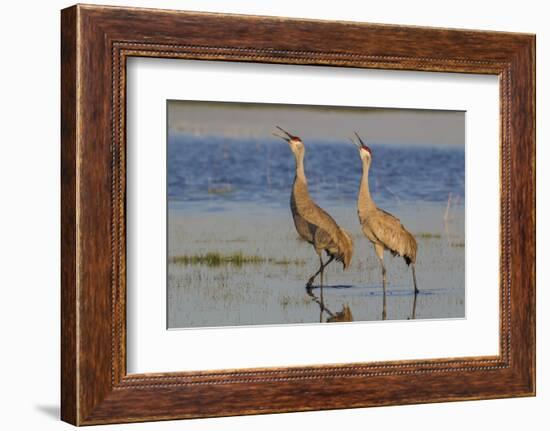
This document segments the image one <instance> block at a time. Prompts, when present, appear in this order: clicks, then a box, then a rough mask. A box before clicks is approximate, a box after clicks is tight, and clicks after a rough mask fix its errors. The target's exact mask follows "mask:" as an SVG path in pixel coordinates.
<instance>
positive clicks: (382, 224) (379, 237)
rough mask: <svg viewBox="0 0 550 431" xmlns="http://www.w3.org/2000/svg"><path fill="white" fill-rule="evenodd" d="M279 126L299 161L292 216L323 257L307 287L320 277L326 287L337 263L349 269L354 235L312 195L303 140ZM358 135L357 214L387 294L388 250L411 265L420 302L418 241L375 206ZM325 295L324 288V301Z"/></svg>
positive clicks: (366, 158) (368, 160) (367, 150)
mask: <svg viewBox="0 0 550 431" xmlns="http://www.w3.org/2000/svg"><path fill="white" fill-rule="evenodd" d="M276 127H277V128H278V129H279V130H280V131H281V132H283V133H284V135H280V134H276V133H274V135H275V136H277V137H279V138H282V139H284V140H285V141H286V142H288V145H289V147H290V150H291V151H292V153H293V154H294V157H295V159H296V176H295V177H294V184H293V186H292V194H291V197H290V208H291V210H292V217H293V218H294V225H295V226H296V230H297V231H298V234H299V235H300V236H301V237H302V238H303V239H304V240H306V241H307V242H308V243H310V244H311V245H312V246H313V248H314V249H315V252H316V253H317V255H318V256H319V270H318V271H317V272H316V273H315V274H313V275H312V276H311V277H310V279H309V281H308V282H307V285H306V287H307V289H308V291H310V290H311V287H312V285H313V282H314V280H315V278H316V277H317V276H318V275H320V278H321V286H322V285H323V272H324V270H325V268H326V267H327V265H328V264H330V263H331V262H332V261H333V260H336V261H339V262H342V265H343V267H344V270H345V269H346V268H347V267H349V265H350V262H351V257H352V255H353V240H352V238H351V236H350V234H349V233H348V232H346V231H345V230H344V229H342V228H341V227H340V226H338V224H337V223H336V222H335V221H334V219H333V218H332V217H331V216H330V215H329V214H328V213H327V212H326V211H324V210H323V209H322V208H320V207H319V206H318V205H317V204H316V203H315V202H314V201H313V200H312V199H311V197H310V196H309V193H308V188H307V179H306V174H305V172H304V153H305V147H304V143H303V142H302V140H301V139H300V138H299V137H298V136H294V135H291V134H290V133H289V132H287V131H285V130H284V129H282V128H281V127H279V126H276ZM355 136H356V137H357V141H356V140H352V142H353V143H354V144H355V145H356V146H357V148H358V150H359V157H360V158H361V163H362V165H363V175H362V177H361V184H360V187H359V196H358V199H357V213H358V215H359V222H360V224H361V227H362V230H363V233H364V235H365V236H366V237H367V239H368V240H369V241H370V242H371V243H372V244H373V246H374V250H375V252H376V255H377V256H378V259H379V261H380V265H381V267H382V284H383V289H384V294H385V292H386V266H385V265H384V251H385V250H389V251H390V252H391V253H392V255H394V256H396V255H398V256H401V257H403V259H404V260H405V262H406V263H407V265H409V266H410V267H411V270H412V278H413V285H414V294H415V300H416V294H417V293H418V288H417V285H416V274H415V266H414V265H415V262H416V250H417V245H416V240H415V238H414V236H413V235H412V234H411V233H410V232H409V231H408V230H407V229H405V227H404V226H403V225H402V224H401V222H400V221H399V219H397V218H396V217H394V216H393V215H391V214H390V213H388V212H386V211H384V210H382V209H380V208H378V207H377V206H376V204H375V203H374V201H373V199H372V197H371V194H370V190H369V168H370V165H371V161H372V152H371V150H370V148H369V147H368V146H367V145H365V143H364V142H363V140H362V139H361V138H360V136H359V135H358V134H357V132H356V133H355ZM323 251H324V252H326V254H327V256H328V260H327V261H326V262H323V256H322V253H323ZM322 292H323V291H322V289H321V301H322V294H323V293H322ZM384 298H385V295H384Z"/></svg>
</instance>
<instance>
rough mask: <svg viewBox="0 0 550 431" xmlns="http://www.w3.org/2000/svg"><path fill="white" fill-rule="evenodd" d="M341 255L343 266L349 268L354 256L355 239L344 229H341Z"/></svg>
mask: <svg viewBox="0 0 550 431" xmlns="http://www.w3.org/2000/svg"><path fill="white" fill-rule="evenodd" d="M340 256H341V257H340V259H339V260H340V261H341V262H342V266H343V267H344V269H347V268H348V267H349V266H350V264H351V258H352V257H353V239H352V238H351V235H350V234H349V233H347V232H346V231H345V230H344V229H340Z"/></svg>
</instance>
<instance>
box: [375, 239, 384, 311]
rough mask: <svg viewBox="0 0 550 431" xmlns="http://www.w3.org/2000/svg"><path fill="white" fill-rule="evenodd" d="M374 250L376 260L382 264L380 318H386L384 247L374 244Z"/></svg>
mask: <svg viewBox="0 0 550 431" xmlns="http://www.w3.org/2000/svg"><path fill="white" fill-rule="evenodd" d="M374 251H375V252H376V255H377V256H378V260H379V261H380V265H381V266H382V288H383V289H384V291H383V297H382V298H383V299H382V320H386V317H387V304H386V265H384V247H383V246H381V245H378V244H376V245H375V246H374Z"/></svg>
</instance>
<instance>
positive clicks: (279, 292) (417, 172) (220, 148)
mask: <svg viewBox="0 0 550 431" xmlns="http://www.w3.org/2000/svg"><path fill="white" fill-rule="evenodd" d="M372 150H373V168H372V170H371V184H372V185H373V186H372V193H373V198H374V199H375V201H376V202H377V204H378V205H379V206H380V207H382V208H384V209H385V210H388V211H390V212H392V213H393V214H394V215H395V216H397V217H398V218H400V219H401V221H402V223H403V224H404V225H405V226H406V227H407V228H408V229H409V230H410V231H411V232H412V233H413V234H414V235H415V236H416V239H417V242H418V257H417V265H416V271H417V279H418V284H419V289H420V293H419V294H418V296H417V297H416V300H415V296H414V294H413V284H412V276H411V271H410V269H409V268H408V267H407V265H406V264H405V263H404V261H403V260H402V259H401V258H394V257H392V256H391V255H390V254H389V253H386V258H385V261H386V267H387V270H388V286H387V292H386V295H384V294H383V289H382V278H381V270H380V266H379V263H378V260H377V258H376V255H375V254H374V250H373V247H372V245H371V244H370V243H369V242H368V240H367V239H366V238H365V237H364V236H363V234H362V232H361V229H360V226H359V222H358V220H357V213H356V197H357V187H358V182H359V179H360V174H361V172H360V162H359V159H358V155H357V151H356V150H355V149H354V148H353V147H352V146H351V145H350V144H347V145H346V144H344V143H336V142H316V143H313V144H312V145H307V144H306V174H307V175H308V182H309V188H310V193H311V195H312V197H313V198H314V199H315V200H316V201H317V202H318V203H319V204H320V205H321V206H322V207H323V208H324V209H325V210H327V211H328V212H329V213H330V214H331V215H332V216H333V217H334V218H335V219H336V221H337V222H338V223H339V224H340V225H341V226H343V227H345V228H346V230H348V231H349V232H350V233H351V235H352V236H353V239H354V243H355V252H354V257H353V260H352V264H351V266H350V268H349V269H348V270H346V271H343V270H342V266H341V264H339V263H332V264H331V265H329V266H328V267H327V269H326V271H325V278H324V283H323V287H322V289H321V286H320V283H319V279H317V281H316V283H315V288H314V289H313V290H312V291H311V292H307V291H306V289H305V284H306V282H307V280H308V278H309V276H311V275H312V274H313V273H314V272H315V271H316V270H317V268H318V257H317V255H316V254H315V252H314V250H313V248H312V247H311V245H309V244H307V243H305V242H303V241H301V240H300V239H299V238H298V236H297V234H296V231H295V229H294V225H293V222H292V217H291V214H290V209H289V207H288V206H289V197H290V189H291V185H292V181H293V176H294V160H293V157H292V155H291V153H290V151H289V149H288V147H287V146H286V144H284V142H282V143H281V142H278V141H270V140H267V141H263V142H261V141H254V140H228V139H226V138H223V137H202V138H197V137H191V136H187V135H176V136H171V137H170V139H169V144H168V154H169V156H168V161H169V165H168V173H169V178H168V185H169V188H168V193H169V211H168V259H169V264H168V326H169V327H170V328H191V327H213V326H237V325H259V324H284V323H294V324H299V323H318V322H327V321H342V320H344V321H350V320H353V321H367V320H381V319H387V320H403V319H411V318H416V319H428V318H462V317H464V315H465V303H464V293H465V292H464V291H465V289H464V240H465V238H464V206H463V202H464V152H463V151H462V150H459V149H456V148H446V149H445V148H444V149H440V148H436V147H406V146H377V145H373V146H372ZM322 172H326V173H325V174H323V175H321V173H322ZM450 194H451V197H452V205H451V207H450V209H447V203H448V198H449V195H450ZM445 215H446V216H445ZM207 253H214V254H216V255H219V256H222V257H223V256H231V255H233V254H235V253H237V254H239V256H244V257H245V258H249V260H248V261H247V260H246V259H245V260H243V262H241V261H239V262H237V263H236V262H233V263H232V262H224V261H223V259H222V260H221V261H220V262H218V261H215V262H216V264H206V263H204V262H203V260H201V259H198V258H196V257H197V256H198V257H200V256H204V255H206V254H207ZM178 257H179V258H181V257H189V259H180V260H179V261H177V260H174V258H178ZM191 257H195V258H194V259H191ZM182 262H186V263H182ZM190 262H194V263H190ZM199 262H202V263H199ZM384 303H385V306H384Z"/></svg>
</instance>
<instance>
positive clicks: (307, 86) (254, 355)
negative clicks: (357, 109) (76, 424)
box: [127, 58, 500, 373]
mask: <svg viewBox="0 0 550 431" xmlns="http://www.w3.org/2000/svg"><path fill="white" fill-rule="evenodd" d="M197 82H208V83H209V84H208V86H206V87H205V86H202V85H185V84H182V83H193V84H194V83H197ZM127 83H128V86H127V87H128V99H127V103H128V119H127V124H128V144H127V148H128V151H127V153H128V157H127V169H128V178H129V179H128V199H127V202H128V219H127V229H128V230H127V232H128V239H127V245H128V262H127V269H128V282H127V286H128V293H127V298H128V338H127V339H128V372H129V373H143V372H162V371H188V370H204V369H222V368H247V367H268V366H270V367H271V366H286V365H307V364H335V363H345V362H348V363H349V362H367V361H383V360H404V359H427V358H442V357H460V356H491V355H493V356H494V355H497V354H498V332H499V331H498V325H499V316H498V307H499V295H498V287H499V271H498V270H499V266H498V264H499V256H500V254H499V248H498V244H499V243H498V241H499V227H498V224H497V223H495V222H494V221H495V220H498V217H499V196H498V190H499V182H498V180H499V142H498V138H499V133H500V129H499V117H498V114H499V104H498V92H499V82H498V78H497V77H496V76H488V75H471V74H470V75H467V74H457V73H427V72H408V71H380V70H359V69H348V68H334V67H332V68H329V67H315V68H312V67H308V66H302V67H297V66H287V65H273V64H263V65H258V64H238V63H229V64H228V63H227V62H225V63H223V62H204V61H186V60H174V59H151V58H140V59H131V60H130V62H129V63H128V77H127ZM319 88H323V89H324V90H323V91H322V92H320V91H319ZM281 89H288V90H289V91H281ZM167 99H179V100H181V99H189V100H224V101H241V102H242V101H247V102H266V101H269V102H273V103H304V104H321V103H322V104H326V105H331V106H365V105H367V106H377V107H391V108H396V107H397V108H425V109H433V108H437V109H448V110H457V111H466V125H467V126H466V142H467V144H466V221H467V222H466V249H465V252H466V268H467V271H466V277H465V280H466V319H444V320H437V321H436V320H432V321H428V320H420V321H415V322H407V321H401V322H396V321H393V322H392V321H388V322H354V323H353V324H342V325H330V326H328V327H327V326H325V325H319V324H313V325H271V326H269V327H265V326H264V327H261V328H260V327H240V328H216V329H213V328H209V329H198V328H195V329H192V330H171V331H167V330H166V321H167V319H166V305H165V304H166V300H167V299H166V289H163V287H164V286H165V285H166V284H165V283H166V278H165V277H166V249H167V248H166V207H165V205H166V201H165V199H166V151H165V149H166V146H165V145H151V143H164V142H165V139H166V100H167ZM473 221H475V222H473ZM330 339H332V340H339V343H340V345H343V346H344V345H345V346H346V348H345V349H327V348H326V343H325V341H326V340H330ZM357 340H368V343H366V342H360V343H358V342H357ZM434 340H437V342H434ZM183 346H193V347H194V348H193V349H191V350H190V349H185V348H184V347H183ZM205 352H207V354H205Z"/></svg>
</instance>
